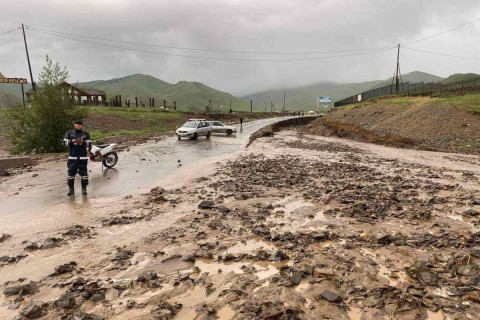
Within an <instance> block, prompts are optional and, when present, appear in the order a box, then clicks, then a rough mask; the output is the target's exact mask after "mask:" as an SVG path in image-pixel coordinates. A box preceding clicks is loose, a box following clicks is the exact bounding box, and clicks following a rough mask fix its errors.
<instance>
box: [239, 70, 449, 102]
mask: <svg viewBox="0 0 480 320" xmlns="http://www.w3.org/2000/svg"><path fill="white" fill-rule="evenodd" d="M442 79H443V78H441V77H438V76H435V75H433V74H429V73H425V72H420V71H414V72H411V73H408V74H405V75H403V76H402V80H403V81H404V82H407V81H408V82H412V83H413V82H421V81H425V82H431V81H434V82H437V81H441V80H442ZM391 83H392V79H391V78H390V79H387V80H378V81H368V82H361V83H334V82H324V83H317V84H312V85H307V86H302V87H296V88H291V89H287V90H286V99H285V100H286V102H285V104H286V109H288V110H296V111H300V110H316V108H317V103H316V100H315V99H316V97H318V96H329V97H332V101H333V102H335V101H337V100H341V99H343V98H346V97H349V96H352V95H355V94H357V93H361V92H364V91H368V90H371V89H374V88H379V87H383V86H387V85H390V84H391ZM242 99H243V100H245V101H247V102H248V101H250V100H253V103H254V105H260V106H264V104H265V101H267V106H268V105H270V101H273V102H274V107H275V110H281V109H282V108H283V89H282V90H267V91H262V92H258V93H255V94H252V95H248V96H245V97H242ZM332 104H333V103H332Z"/></svg>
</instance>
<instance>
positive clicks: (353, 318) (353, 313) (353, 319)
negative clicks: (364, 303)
mask: <svg viewBox="0 0 480 320" xmlns="http://www.w3.org/2000/svg"><path fill="white" fill-rule="evenodd" d="M347 315H348V317H349V318H350V320H360V319H362V310H360V309H359V308H352V307H351V308H350V311H348V313H347Z"/></svg>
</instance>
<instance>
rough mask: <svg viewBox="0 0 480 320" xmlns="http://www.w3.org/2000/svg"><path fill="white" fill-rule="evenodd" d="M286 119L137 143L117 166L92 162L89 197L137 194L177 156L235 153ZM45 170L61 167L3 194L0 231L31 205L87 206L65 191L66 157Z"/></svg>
mask: <svg viewBox="0 0 480 320" xmlns="http://www.w3.org/2000/svg"><path fill="white" fill-rule="evenodd" d="M282 119H285V118H280V117H279V118H272V119H265V120H257V121H252V122H248V123H245V124H244V125H243V129H240V128H239V130H238V133H237V134H236V135H232V136H225V135H220V134H219V135H216V134H215V135H212V137H211V138H210V139H205V138H203V137H201V138H199V139H198V140H196V141H193V140H181V141H177V139H176V138H175V137H171V138H168V139H165V140H161V141H159V142H149V143H145V144H142V145H138V146H134V147H131V148H130V149H129V151H124V152H121V153H120V154H119V162H118V164H117V166H116V167H115V168H112V169H109V170H104V171H103V172H102V168H101V164H98V163H89V170H90V172H89V175H90V186H89V195H88V199H98V198H105V197H109V196H115V195H122V194H127V193H134V192H138V191H142V190H146V189H148V188H151V187H152V186H155V185H156V182H158V181H159V180H160V179H162V178H165V177H167V176H168V175H170V174H172V173H173V172H175V171H176V170H178V169H179V168H180V166H179V163H178V162H177V161H178V160H181V165H182V166H183V167H184V166H187V165H190V164H194V163H196V162H197V161H198V160H199V159H205V158H211V157H215V156H219V155H223V154H231V153H234V152H236V151H239V150H241V149H243V148H244V147H245V146H246V145H247V143H248V139H249V137H250V135H251V134H252V133H253V132H255V131H257V130H258V129H260V128H262V127H264V126H267V125H270V124H272V123H275V122H278V121H280V120H282ZM59 168H60V170H59ZM64 169H65V170H64ZM196 169H198V168H196ZM45 170H46V171H49V170H50V171H58V173H57V174H56V175H54V177H50V176H48V177H47V179H51V180H54V181H42V183H41V185H35V184H34V183H32V182H35V181H37V180H33V179H28V180H26V181H24V185H22V190H20V191H18V194H16V195H14V196H12V197H4V198H3V199H0V208H1V209H0V232H2V231H6V230H4V223H2V221H1V219H3V217H4V216H8V215H11V214H15V215H16V214H19V213H23V214H25V213H30V212H32V210H36V209H38V208H41V207H47V206H51V205H61V206H62V205H66V206H67V207H68V208H70V207H75V206H85V202H86V200H85V199H84V198H83V197H82V196H81V194H78V192H77V195H76V197H75V198H73V199H72V198H67V197H66V196H65V193H66V185H65V181H66V180H65V179H66V164H65V163H64V162H62V161H61V162H59V163H52V164H51V167H50V168H45ZM41 174H42V177H43V176H47V174H43V173H41ZM77 182H78V181H77ZM77 188H79V186H77ZM87 203H88V201H87Z"/></svg>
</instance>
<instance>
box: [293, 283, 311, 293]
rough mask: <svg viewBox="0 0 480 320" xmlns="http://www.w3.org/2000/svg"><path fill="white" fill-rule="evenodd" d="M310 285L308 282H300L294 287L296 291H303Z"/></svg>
mask: <svg viewBox="0 0 480 320" xmlns="http://www.w3.org/2000/svg"><path fill="white" fill-rule="evenodd" d="M311 286H312V285H311V284H310V283H308V282H302V283H300V284H299V285H298V286H297V287H296V288H295V291H296V292H303V291H306V290H307V289H308V288H310V287H311Z"/></svg>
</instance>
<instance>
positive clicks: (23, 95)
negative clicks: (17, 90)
mask: <svg viewBox="0 0 480 320" xmlns="http://www.w3.org/2000/svg"><path fill="white" fill-rule="evenodd" d="M22 101H23V106H24V107H25V93H24V91H23V83H22Z"/></svg>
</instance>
